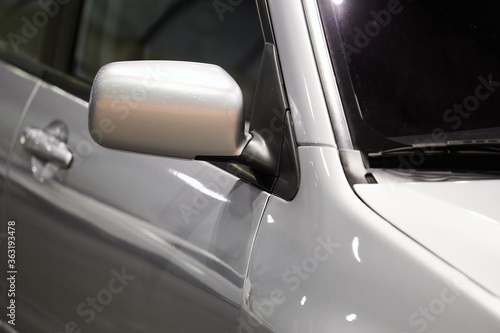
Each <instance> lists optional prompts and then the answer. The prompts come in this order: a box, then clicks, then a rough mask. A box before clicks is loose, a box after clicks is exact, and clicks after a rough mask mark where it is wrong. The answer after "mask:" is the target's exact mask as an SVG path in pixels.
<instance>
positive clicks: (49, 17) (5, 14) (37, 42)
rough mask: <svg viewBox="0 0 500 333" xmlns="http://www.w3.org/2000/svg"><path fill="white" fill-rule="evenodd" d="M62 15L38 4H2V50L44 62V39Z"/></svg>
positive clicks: (10, 0) (5, 0)
mask: <svg viewBox="0 0 500 333" xmlns="http://www.w3.org/2000/svg"><path fill="white" fill-rule="evenodd" d="M58 12H59V10H57V11H56V8H55V7H54V6H52V7H46V6H40V5H39V4H38V2H37V1H22V0H2V1H0V49H1V50H2V51H3V52H8V53H14V54H16V55H18V56H20V57H24V58H28V59H31V60H34V61H39V60H41V58H42V51H43V46H44V38H45V36H46V33H47V30H48V28H49V27H50V26H51V24H52V23H54V17H56V16H57V14H58Z"/></svg>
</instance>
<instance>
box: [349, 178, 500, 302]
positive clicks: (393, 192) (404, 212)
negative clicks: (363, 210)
mask: <svg viewBox="0 0 500 333" xmlns="http://www.w3.org/2000/svg"><path fill="white" fill-rule="evenodd" d="M354 189H355V191H356V193H357V194H358V196H359V197H360V198H361V199H362V200H363V201H364V202H365V203H366V204H367V205H368V206H369V207H371V208H372V209H373V210H374V211H375V212H377V213H378V214H379V215H380V216H382V217H383V218H385V219H386V220H387V221H389V222H390V223H391V224H393V225H394V226H395V227H396V228H398V229H399V230H401V231H402V232H404V233H405V234H407V235H408V236H409V237H411V238H413V239H414V240H415V241H417V242H418V243H420V244H421V245H423V246H424V247H426V248H427V249H429V250H430V251H431V252H433V253H434V254H436V255H437V256H439V257H440V258H442V259H443V260H445V261H446V262H448V263H449V264H450V265H452V266H454V267H455V268H456V269H458V270H460V271H461V272H462V273H464V274H465V275H467V276H469V278H471V279H472V280H474V281H475V282H476V283H478V284H479V285H481V286H482V287H483V288H485V289H486V290H488V291H490V292H491V293H493V294H495V295H496V296H498V297H500V265H499V263H500V202H499V200H498V198H499V195H498V192H499V189H500V180H481V181H457V182H440V183H423V182H422V183H390V184H358V185H355V186H354Z"/></svg>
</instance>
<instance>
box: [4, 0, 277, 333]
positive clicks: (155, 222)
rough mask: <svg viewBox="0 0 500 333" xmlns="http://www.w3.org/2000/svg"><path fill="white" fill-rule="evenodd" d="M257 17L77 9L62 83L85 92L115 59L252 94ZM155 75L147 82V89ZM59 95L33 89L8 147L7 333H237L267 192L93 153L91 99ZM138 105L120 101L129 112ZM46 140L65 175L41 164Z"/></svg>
mask: <svg viewBox="0 0 500 333" xmlns="http://www.w3.org/2000/svg"><path fill="white" fill-rule="evenodd" d="M228 6H230V5H228ZM254 6H255V4H254V3H252V2H251V1H246V2H245V1H243V2H240V3H238V4H236V2H234V3H233V5H232V6H231V7H230V8H231V9H232V10H230V11H221V9H220V8H218V7H216V6H214V5H213V4H212V3H211V2H207V1H162V2H154V3H153V2H151V3H150V4H149V5H148V6H144V4H142V3H141V2H138V1H122V2H109V3H108V2H106V3H105V2H93V1H88V2H85V4H84V5H83V7H82V14H81V18H80V25H79V28H78V38H77V40H76V44H75V52H74V53H73V59H72V65H71V68H70V71H69V73H70V74H71V75H72V76H73V77H76V78H78V79H80V80H84V81H85V80H87V81H88V80H91V79H92V76H93V74H94V73H95V71H97V69H98V68H99V67H100V66H101V65H103V64H105V63H107V62H110V61H114V60H124V59H138V58H139V59H148V58H153V59H158V58H160V59H163V58H168V59H181V60H191V61H203V62H210V63H218V64H220V65H221V66H223V67H225V68H226V69H227V70H228V71H229V72H230V73H231V74H232V75H233V76H234V77H235V78H236V79H237V80H238V81H239V82H240V85H241V86H242V87H243V90H244V93H245V92H246V95H248V96H252V89H253V88H252V85H253V84H254V82H255V79H256V77H255V76H256V72H257V71H258V65H259V60H260V51H261V50H262V44H263V42H262V37H261V35H260V34H261V32H260V29H259V23H258V17H257V12H256V9H255V8H254ZM75 19H76V18H75ZM154 71H155V69H154V68H151V72H150V73H151V76H150V77H149V78H148V80H147V81H146V82H145V83H144V84H154V79H155V72H154ZM66 90H67V89H65V86H64V85H60V86H57V85H54V84H51V83H48V82H45V81H43V80H41V81H39V84H38V85H37V86H36V88H35V90H34V92H33V100H32V101H31V103H30V104H29V106H28V107H27V109H26V115H25V116H24V118H23V119H22V122H21V124H20V126H19V129H20V131H19V133H16V135H14V139H13V140H14V145H13V148H14V151H13V155H12V163H11V167H10V169H9V170H8V176H9V183H8V186H7V191H6V209H5V215H6V220H8V221H15V225H16V237H17V239H18V240H19V241H18V243H17V249H16V251H17V252H16V253H17V255H16V258H17V259H16V260H17V275H16V286H17V290H16V294H15V302H16V319H15V328H16V329H18V330H19V331H20V332H80V331H82V332H85V331H88V332H133V331H134V332H135V331H145V332H170V331H171V332H193V331H214V332H226V331H227V332H231V331H235V330H236V329H237V327H238V325H239V321H238V315H239V310H240V304H241V294H242V293H241V290H242V286H243V279H244V275H245V272H246V268H247V265H248V261H249V256H250V250H251V246H252V242H253V239H254V236H255V234H256V231H257V228H258V224H259V222H260V218H261V215H262V212H263V209H264V207H265V205H266V202H267V199H268V197H269V194H268V193H266V192H264V191H262V190H261V189H259V188H258V187H256V186H254V185H251V184H249V183H247V182H243V181H242V180H241V179H239V178H237V177H235V176H233V175H231V174H230V173H228V172H226V171H225V170H224V169H222V168H219V167H216V166H214V165H212V164H209V163H206V162H200V161H183V160H175V159H166V158H160V157H153V156H147V155H137V154H130V153H123V152H118V151H113V150H108V149H105V148H102V147H100V146H98V145H97V144H96V143H95V141H94V140H98V138H99V135H100V134H101V133H99V132H93V133H89V131H88V127H87V123H88V103H87V101H86V100H83V99H81V98H79V97H77V96H75V95H73V94H71V93H68V92H67V91H66ZM137 98H139V96H138V95H137V96H123V99H121V100H120V101H117V103H122V105H123V106H124V108H125V109H126V108H132V107H134V102H135V101H136V100H135V99H137ZM250 101H251V99H250ZM100 130H101V131H103V132H105V131H110V130H112V129H111V128H109V127H106V126H104V127H102V128H100ZM33 131H34V132H33ZM30 133H31V134H30ZM33 133H36V135H37V136H36V137H35V140H34V141H33V140H32V141H30V140H31V139H30V138H33V137H32V136H31V135H32V134H33ZM91 135H92V137H91ZM54 137H56V138H57V139H58V140H59V141H60V146H61V147H62V149H67V152H71V154H72V163H71V165H69V166H68V165H62V164H61V163H59V162H58V161H57V159H53V157H54V156H53V155H51V154H50V153H49V154H48V155H47V156H46V158H40V154H37V152H39V148H40V147H39V146H37V145H38V144H39V143H40V142H44V140H47V141H50V140H53V138H54ZM27 142H30V143H31V144H33V145H31V146H30V145H28V144H27ZM8 301H9V300H8ZM3 316H4V315H2V319H3V320H8V319H9V318H5V317H3Z"/></svg>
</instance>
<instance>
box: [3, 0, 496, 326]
mask: <svg viewBox="0 0 500 333" xmlns="http://www.w3.org/2000/svg"><path fill="white" fill-rule="evenodd" d="M270 8H271V15H272V19H273V23H274V28H275V29H276V37H277V44H278V48H279V51H280V59H281V61H282V69H283V72H284V73H283V74H284V77H285V83H286V87H287V93H288V97H289V99H290V105H291V109H292V112H293V113H294V125H295V129H296V132H297V133H296V134H297V137H298V139H299V142H300V144H301V145H302V146H301V147H300V148H299V157H300V168H301V185H300V189H299V192H298V194H297V196H296V197H295V198H294V199H293V200H292V201H290V202H287V201H284V200H281V199H279V198H277V197H275V196H272V195H270V194H268V193H265V192H263V191H261V190H259V189H258V188H256V187H255V186H253V185H250V184H247V183H244V182H242V181H240V180H239V179H237V178H236V177H234V176H231V175H230V174H228V173H227V172H225V171H224V170H221V169H219V168H216V167H214V166H212V165H210V164H208V163H204V162H199V161H182V160H174V159H166V158H159V157H153V156H144V155H137V154H128V153H124V152H118V151H114V150H109V149H104V148H102V147H100V146H99V145H97V144H96V143H95V142H94V141H93V140H92V138H91V136H90V134H89V132H88V130H87V129H86V128H87V116H88V114H87V112H86V110H87V107H88V105H87V103H86V102H84V101H82V100H79V99H77V98H75V97H73V96H71V95H69V94H67V93H64V92H63V91H61V90H59V89H58V88H55V87H53V86H51V85H47V84H43V85H42V87H41V88H40V89H39V90H37V89H38V88H37V87H36V85H35V84H34V83H26V85H21V87H24V88H23V89H25V90H27V91H28V93H27V95H29V94H30V91H31V92H32V96H33V100H32V101H31V100H29V102H28V103H27V107H26V108H25V111H26V116H25V117H21V118H20V119H21V121H20V122H18V124H17V125H15V126H14V125H12V126H14V127H13V128H16V131H14V133H12V135H13V139H12V140H11V142H13V145H12V148H13V149H12V165H11V168H10V171H7V174H9V176H10V182H9V185H8V189H7V191H8V193H7V194H8V195H7V196H6V197H5V198H6V199H7V202H6V203H7V205H6V206H5V207H7V208H6V210H7V211H6V213H7V218H8V219H16V221H18V222H20V223H19V229H18V234H19V235H22V237H23V242H24V244H27V245H26V246H23V247H19V251H20V252H19V256H20V257H22V258H23V259H22V262H20V263H22V266H21V267H20V269H22V270H21V271H22V272H23V274H22V275H19V285H20V286H22V288H20V289H19V292H20V293H19V298H18V300H19V308H18V310H19V313H22V317H20V319H19V326H18V328H19V330H20V331H21V332H62V331H64V327H65V325H66V324H67V323H68V322H75V323H77V324H78V327H79V328H81V329H82V331H83V332H87V331H88V332H169V331H172V332H197V331H201V332H238V333H240V332H245V333H249V332H283V333H285V332H286V333H289V332H292V333H293V332H300V333H303V332H315V333H316V332H332V331H333V332H337V331H338V332H396V333H405V332H406V333H413V332H464V333H465V332H467V333H468V332H498V331H499V329H500V302H499V298H498V295H497V294H494V293H492V292H490V291H492V290H494V289H493V288H488V286H492V285H493V284H494V283H495V281H494V280H485V279H483V280H481V277H477V276H473V275H472V273H471V272H472V271H471V270H472V269H474V268H478V267H479V268H481V266H482V265H484V263H485V262H481V261H479V263H478V264H479V266H471V264H472V263H473V261H474V260H477V256H478V255H479V253H481V251H480V248H479V246H481V242H480V240H477V243H476V244H477V246H478V248H477V249H475V250H476V251H472V252H474V255H472V252H468V251H466V250H465V251H464V250H463V251H462V252H459V253H454V254H452V253H451V252H446V251H451V248H450V249H449V250H447V249H445V247H446V246H450V245H451V246H453V247H458V246H459V245H458V242H459V241H460V240H461V239H462V240H463V237H462V236H464V235H465V233H464V232H466V231H470V230H472V228H474V227H475V226H476V225H477V226H478V229H480V230H476V232H478V233H479V234H483V235H484V233H485V232H487V231H491V230H496V229H495V228H496V225H495V224H492V225H489V224H487V222H488V221H486V220H485V219H484V218H481V217H480V216H478V215H476V217H475V218H474V219H467V221H466V220H462V219H460V220H458V221H457V224H459V225H461V226H462V227H463V226H465V225H466V224H467V223H469V222H471V221H472V222H476V224H475V225H470V226H468V228H467V229H465V230H463V231H462V234H461V235H459V236H460V237H457V234H456V233H455V232H450V233H446V232H445V230H442V231H441V233H440V234H436V235H432V236H429V235H425V233H426V232H429V231H430V230H432V228H433V226H432V220H430V221H425V223H423V222H421V219H420V218H419V217H422V218H431V215H432V214H434V213H435V214H436V216H440V217H441V221H434V222H435V223H436V222H442V223H443V225H444V224H446V225H450V224H453V222H454V220H448V221H446V219H447V218H449V216H448V215H447V214H448V213H449V212H450V208H453V209H455V208H456V205H462V204H464V202H465V201H464V200H465V199H463V200H461V199H460V194H464V195H470V193H469V190H472V189H473V190H474V191H478V190H481V191H483V194H482V196H480V198H483V199H484V200H479V198H478V200H472V201H470V202H468V204H470V206H465V209H468V210H470V211H471V212H472V213H477V214H480V215H483V216H484V217H488V218H491V219H493V220H495V221H496V220H497V216H498V215H497V214H498V208H496V207H494V204H493V203H489V201H488V202H487V200H486V199H487V198H494V197H495V195H496V193H497V182H492V181H489V182H484V183H481V184H478V183H474V185H469V187H467V186H465V185H460V183H457V182H451V183H450V185H448V186H442V187H441V186H434V185H432V184H419V185H417V186H415V185H411V184H404V185H398V186H394V187H392V186H393V184H390V185H388V186H386V187H383V186H378V185H376V186H373V187H369V186H372V185H366V186H364V187H356V191H357V192H358V193H355V192H354V191H353V189H352V188H351V187H350V184H349V183H348V182H347V180H346V177H345V174H344V170H343V169H342V165H341V163H340V159H339V151H338V149H336V148H335V147H336V145H335V142H334V141H333V137H334V136H333V130H332V128H331V126H330V123H329V118H328V111H327V110H326V105H327V103H326V102H325V99H324V96H323V95H322V93H321V83H320V82H321V81H320V80H319V76H318V73H317V69H316V65H315V63H314V57H313V53H312V47H311V44H310V43H311V41H310V40H309V37H308V33H307V29H306V26H305V20H304V13H303V8H302V3H301V1H300V0H295V1H293V0H270ZM316 42H317V40H316ZM313 43H314V40H313ZM318 49H319V48H318V47H317V46H315V50H318ZM311 61H312V63H311ZM4 70H5V68H2V67H1V66H0V71H2V72H3V71H4ZM306 70H310V71H309V72H308V71H306ZM16 75H19V76H22V75H23V74H22V73H19V74H16ZM10 79H12V80H14V79H16V78H12V77H10ZM17 79H18V80H21V81H23V80H22V79H21V78H17ZM27 87H28V88H29V89H28V88H27ZM318 89H319V90H318ZM25 95H26V94H25ZM0 96H2V95H0ZM22 97H24V95H23V96H22ZM2 98H5V99H2V101H4V100H9V99H8V98H7V97H4V96H2ZM11 101H14V102H18V100H17V99H12V100H11ZM18 104H19V103H17V104H15V105H18ZM14 109H16V108H14ZM17 109H19V110H21V109H22V108H17ZM17 109H16V110H17ZM330 111H331V112H340V109H339V108H336V109H334V110H330ZM2 116H3V113H2ZM16 117H17V116H15V117H14V116H13V117H12V119H14V118H16ZM9 119H10V118H9ZM55 119H60V120H62V121H64V122H65V123H67V124H68V128H69V133H70V135H69V142H68V144H69V147H70V148H71V149H72V150H73V151H74V153H75V160H74V163H73V164H72V166H71V167H70V168H69V169H67V170H62V171H61V172H60V173H58V174H57V175H55V177H54V179H53V180H52V181H51V182H46V183H45V184H41V183H39V182H38V181H37V180H36V179H35V178H34V177H33V175H32V173H31V170H30V154H28V153H27V152H26V151H25V150H24V149H22V147H21V145H20V143H19V138H20V135H21V131H20V129H22V128H24V127H26V126H37V127H39V128H44V127H45V126H47V124H48V123H50V122H51V121H53V120H55ZM9 126H10V125H9ZM9 128H10V127H9ZM2 134H3V133H2ZM92 134H93V135H94V136H95V137H96V136H98V135H99V134H100V132H97V131H95V132H94V133H92ZM101 134H102V133H101ZM336 134H337V133H336ZM2 144H4V142H2ZM400 182H401V180H400ZM377 186H378V187H377ZM413 188H418V190H416V191H413V190H412V189H413ZM401 191H402V192H401ZM452 191H455V193H451V192H452ZM398 193H403V194H404V195H402V196H401V197H398ZM430 193H432V194H430ZM381 194H385V195H391V198H393V199H394V200H398V201H397V204H398V205H400V206H401V209H397V210H392V208H393V207H392V205H391V202H387V201H384V200H382V199H383V197H381V196H380V195H381ZM358 195H359V196H358ZM377 195H378V196H379V197H378V198H377ZM453 195H454V201H453V202H452V201H451V200H449V197H450V196H453ZM360 197H362V198H360ZM416 198H418V200H417V199H416ZM436 199H439V200H441V201H446V202H447V204H446V205H439V204H438V202H435V201H436ZM363 200H365V201H366V203H365V202H364V201H363ZM414 200H415V201H418V202H420V203H429V204H430V203H431V202H432V207H433V208H432V210H429V211H428V212H419V214H420V215H419V214H415V213H414V212H412V213H413V214H414V216H410V213H408V212H407V211H405V209H404V208H405V207H406V208H408V207H410V206H411V207H413V206H412V204H413V202H411V201H414ZM417 208H418V209H425V208H422V207H417ZM462 213H463V211H462ZM462 215H463V214H462ZM469 215H470V212H469ZM473 215H474V214H473ZM464 216H465V215H464ZM469 217H470V216H469ZM462 218H463V216H462ZM479 219H482V220H481V221H479ZM443 220H445V222H443ZM490 222H491V221H490ZM419 223H421V225H423V226H424V228H423V229H422V230H417V229H418V228H419V225H418V224H419ZM479 223H482V224H480V225H481V227H479ZM491 223H493V222H491ZM403 228H404V230H403ZM400 229H401V230H400ZM494 234H496V231H495V232H494ZM461 237H462V238H461ZM492 237H493V235H492ZM493 239H494V238H491V239H489V238H488V242H487V244H488V245H489V246H490V248H491V249H493V251H496V249H497V247H496V245H495V244H496V243H495V244H493V243H492V242H493V241H494V240H493ZM439 242H442V244H440V243H439ZM470 242H471V244H472V242H473V241H472V240H470ZM471 246H474V244H472V245H471ZM484 253H486V252H484ZM459 254H462V255H464V257H463V258H461V261H460V260H457V258H458V257H456V256H457V255H459ZM467 256H470V257H467ZM450 258H454V260H456V261H455V262H452V261H451V260H450ZM490 258H498V253H496V254H495V253H493V254H492V256H490ZM482 268H483V270H481V269H479V270H477V272H475V273H476V274H482V273H485V274H491V273H492V271H491V270H490V271H489V272H488V271H486V270H484V268H485V266H482ZM122 269H125V271H126V273H127V274H128V275H130V276H133V279H132V280H131V281H129V283H128V284H127V285H126V286H124V288H123V290H122V291H121V292H120V293H116V294H114V295H113V300H112V302H110V303H109V304H108V305H106V307H103V309H102V311H100V312H98V311H94V313H95V317H93V319H92V320H90V321H89V322H86V319H90V317H89V314H88V312H87V314H85V315H82V314H81V311H80V313H79V312H78V309H79V305H80V304H82V303H83V304H84V306H85V304H86V300H87V298H88V297H94V298H97V296H98V295H99V293H101V294H102V293H103V292H102V290H106V289H107V288H109V285H110V284H109V283H110V281H112V280H111V279H113V278H115V277H116V275H115V273H116V272H121V270H122ZM491 269H494V268H491ZM493 272H496V271H493ZM489 277H490V278H491V277H493V278H494V277H496V275H490V276H489ZM483 278H484V277H483ZM4 281H5V279H2V283H4ZM478 282H479V283H478ZM486 288H488V290H487V289H486ZM1 302H5V299H1ZM0 305H2V307H3V306H4V303H1V304H0ZM83 309H84V310H87V311H88V310H89V307H87V306H86V307H84V308H83ZM80 310H82V308H80ZM2 318H3V317H2ZM0 330H1V326H0Z"/></svg>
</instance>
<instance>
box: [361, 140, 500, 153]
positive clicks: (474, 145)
mask: <svg viewBox="0 0 500 333" xmlns="http://www.w3.org/2000/svg"><path fill="white" fill-rule="evenodd" d="M417 151H418V152H421V153H423V154H425V155H447V154H453V155H477V154H480V155H485V154H500V139H486V140H451V141H446V142H436V143H417V144H413V145H411V146H404V147H399V148H393V149H388V150H382V151H379V152H374V153H368V157H384V156H388V157H389V156H405V155H412V154H414V153H415V152H417Z"/></svg>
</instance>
